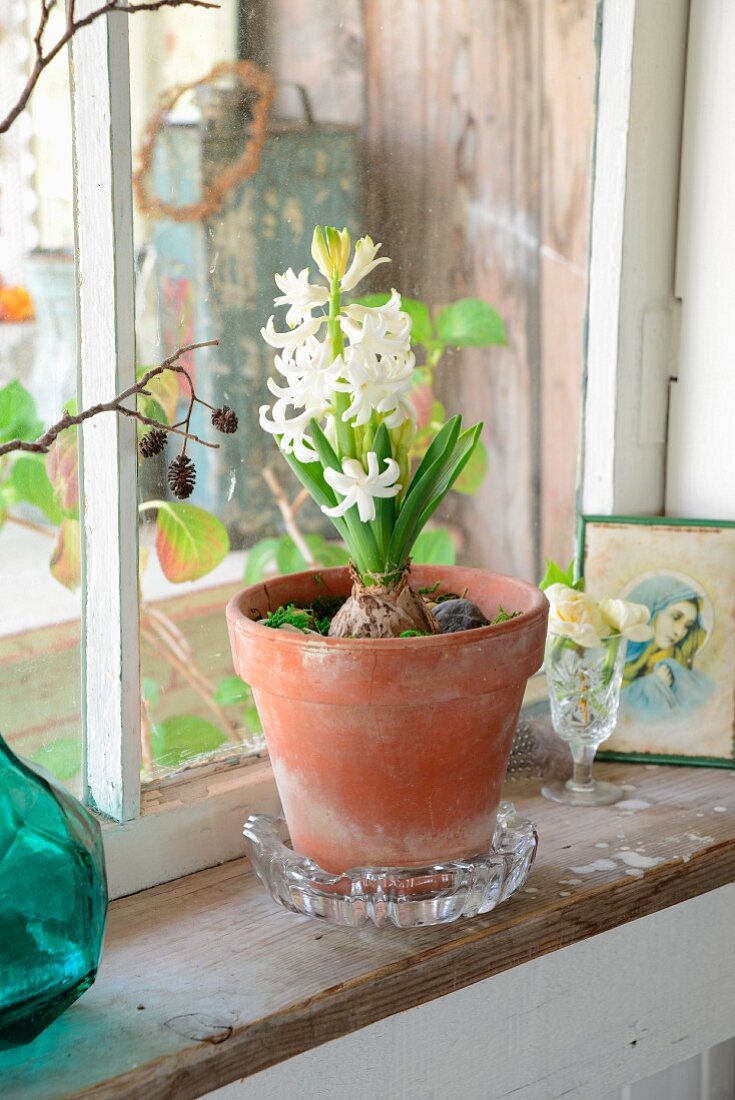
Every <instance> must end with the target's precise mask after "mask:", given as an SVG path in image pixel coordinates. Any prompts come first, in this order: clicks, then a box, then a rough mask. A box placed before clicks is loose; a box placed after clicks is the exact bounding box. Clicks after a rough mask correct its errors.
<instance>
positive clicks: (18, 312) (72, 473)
mask: <svg viewBox="0 0 735 1100" xmlns="http://www.w3.org/2000/svg"><path fill="white" fill-rule="evenodd" d="M29 8H30V6H29ZM35 14H36V13H35V12H31V11H30V10H27V8H26V5H25V4H22V3H21V4H6V5H5V6H4V7H2V9H0V73H1V74H2V79H1V80H0V113H2V114H3V115H4V114H5V110H6V109H7V107H8V106H9V105H10V103H11V102H14V101H15V98H16V96H17V94H18V92H19V90H20V88H21V87H22V84H23V82H24V80H25V74H26V72H27V70H28V66H29V58H30V50H29V44H30V41H31V37H32V25H31V23H29V22H27V19H29V20H31V19H33V18H34V16H35ZM63 26H64V15H63V11H60V10H56V11H53V12H52V14H51V19H50V23H49V28H48V31H49V34H50V35H58V33H59V31H60V30H63ZM73 245H74V227H73V219H72V157H71V115H70V106H69V88H68V72H67V66H66V59H65V57H63V56H62V57H61V58H60V59H58V62H57V64H55V65H53V66H51V67H50V68H49V70H48V72H47V73H46V74H45V76H44V79H43V80H42V81H41V82H40V83H39V86H38V88H37V90H36V94H35V95H34V97H33V98H32V100H31V103H30V107H29V109H28V110H26V111H25V112H24V113H23V114H22V115H21V116H20V117H19V119H18V121H17V122H16V124H15V125H14V126H13V127H12V128H11V130H10V131H9V132H8V133H7V134H6V135H4V136H3V137H0V442H7V441H9V440H10V439H12V438H17V437H20V438H25V439H35V438H36V437H37V436H38V435H39V434H40V433H41V431H42V430H43V428H44V427H46V426H48V425H49V424H50V423H53V422H54V421H55V420H57V419H58V418H59V416H60V415H61V413H62V411H63V408H64V405H65V403H66V402H68V401H70V400H73V398H74V395H75V389H76V334H75V305H74V253H73ZM68 434H69V433H66V434H65V435H63V436H60V437H59V440H58V444H57V445H56V447H55V448H54V449H53V451H52V453H51V454H49V455H48V456H47V457H44V456H42V455H33V454H23V455H20V454H12V455H6V456H5V457H3V458H0V733H1V734H2V735H3V736H4V737H5V738H6V740H7V741H8V742H9V744H10V746H11V748H12V749H13V750H15V751H17V752H19V753H21V754H22V755H24V756H26V757H28V758H29V759H31V760H32V761H35V762H37V763H40V764H42V765H43V766H44V767H45V768H47V769H48V770H49V771H50V772H52V773H53V774H54V775H55V776H57V778H59V779H61V780H62V781H63V782H64V783H65V784H66V785H67V786H68V787H70V788H71V789H72V790H73V791H74V792H75V793H77V794H78V793H80V789H81V758H82V753H81V710H80V613H81V599H80V592H79V560H80V543H79V523H78V517H79V512H78V490H77V480H76V461H75V440H74V438H73V437H72V438H68Z"/></svg>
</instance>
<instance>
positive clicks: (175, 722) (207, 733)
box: [151, 714, 227, 767]
mask: <svg viewBox="0 0 735 1100" xmlns="http://www.w3.org/2000/svg"><path fill="white" fill-rule="evenodd" d="M226 743H227V737H226V735H225V734H224V732H223V731H222V730H221V729H220V728H219V727H218V726H215V725H214V723H213V722H209V721H208V720H207V719H206V718H199V717H198V716H197V715H195V714H179V715H176V717H174V718H166V719H164V721H163V722H156V723H155V725H154V726H153V727H152V728H151V745H152V748H153V755H154V756H155V758H156V763H157V764H165V765H166V767H176V766H178V765H181V764H184V763H186V761H187V760H193V759H195V758H196V757H198V756H203V755H204V754H205V753H210V752H214V751H215V749H219V748H221V747H222V745H224V744H226Z"/></svg>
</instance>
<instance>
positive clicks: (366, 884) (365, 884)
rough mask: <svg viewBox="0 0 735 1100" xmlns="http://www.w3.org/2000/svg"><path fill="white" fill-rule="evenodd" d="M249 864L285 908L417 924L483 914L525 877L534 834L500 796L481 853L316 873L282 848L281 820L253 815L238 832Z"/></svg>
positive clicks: (353, 920) (354, 924) (355, 921)
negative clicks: (408, 864)
mask: <svg viewBox="0 0 735 1100" xmlns="http://www.w3.org/2000/svg"><path fill="white" fill-rule="evenodd" d="M243 835H244V837H245V847H246V849H247V854H248V856H249V858H250V862H251V863H252V866H253V869H254V871H255V873H256V874H257V876H258V878H259V879H260V881H261V882H262V883H263V885H264V886H265V888H266V890H267V891H268V893H269V894H270V895H271V897H272V898H273V899H274V901H277V902H278V904H279V905H282V906H283V908H284V909H288V910H290V912H292V913H300V914H303V915H304V916H307V917H315V918H317V919H318V920H325V921H328V922H329V923H330V924H339V925H346V926H347V927H350V928H360V927H362V926H363V925H365V924H368V923H369V922H372V923H373V924H374V925H375V926H376V927H377V928H381V927H384V926H386V925H389V924H391V923H392V924H394V925H395V926H396V927H397V928H424V927H428V926H429V925H437V924H450V923H451V922H452V921H455V920H458V919H459V918H460V917H475V916H478V915H479V914H480V913H489V912H490V910H491V909H494V908H495V906H496V905H499V904H500V902H502V901H505V899H506V898H509V897H510V895H511V894H513V893H515V891H516V890H518V889H519V888H520V887H521V886H523V884H524V882H525V881H526V879H527V878H528V873H529V871H530V869H531V865H532V863H533V861H534V858H535V856H536V848H537V846H538V835H537V833H536V827H535V825H534V824H533V823H532V822H531V821H526V820H524V819H521V818H518V817H517V816H516V812H515V807H514V806H513V804H512V802H501V804H500V808H499V810H498V819H497V824H496V827H495V835H494V836H493V843H492V847H491V848H490V850H489V851H488V852H484V853H481V854H480V855H477V856H472V857H470V858H468V859H457V860H452V861H450V862H447V863H437V864H434V865H431V866H427V867H410V868H407V867H357V868H354V869H353V870H351V871H345V872H344V873H343V874H341V875H335V874H331V873H330V872H329V871H323V870H322V869H321V868H320V867H318V866H317V864H316V863H314V861H313V860H311V859H308V858H307V857H306V856H301V855H298V854H297V853H296V852H294V851H293V849H292V848H290V847H289V846H288V844H289V842H288V834H287V832H286V825H285V822H284V821H283V819H282V818H276V817H270V816H269V815H267V814H253V815H252V816H251V817H249V818H248V820H247V821H246V822H245V828H244V830H243Z"/></svg>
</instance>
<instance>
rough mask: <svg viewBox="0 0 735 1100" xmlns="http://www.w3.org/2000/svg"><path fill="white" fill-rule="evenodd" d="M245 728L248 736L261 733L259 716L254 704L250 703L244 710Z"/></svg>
mask: <svg viewBox="0 0 735 1100" xmlns="http://www.w3.org/2000/svg"><path fill="white" fill-rule="evenodd" d="M245 728H246V729H247V731H248V733H250V734H257V733H262V732H263V726H262V725H261V721H260V715H259V714H258V708H257V707H256V705H255V703H251V704H250V706H248V707H246V708H245Z"/></svg>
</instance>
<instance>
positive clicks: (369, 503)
mask: <svg viewBox="0 0 735 1100" xmlns="http://www.w3.org/2000/svg"><path fill="white" fill-rule="evenodd" d="M385 465H386V468H385V470H384V471H383V473H382V474H381V473H380V472H379V464H378V456H377V455H376V453H375V451H368V454H367V471H366V470H365V467H364V466H363V465H362V463H361V462H359V461H358V460H357V459H356V458H344V459H342V473H339V471H338V470H333V469H331V468H330V469H326V470H325V471H324V478H325V480H326V481H327V482H328V484H329V485H331V487H332V488H333V489H334V491H335V492H336V493H339V495H340V496H341V497H344V500H341V501H340V503H339V504H337V505H336V506H335V507H334V508H327V507H326V506H325V505H322V512H324V513H325V515H327V516H343V515H344V514H345V512H347V511H348V510H349V509H350V508H352V507H353V506H354V505H355V504H356V505H357V510H358V512H359V513H360V520H361V522H362V523H369V522H370V521H371V520H374V519H375V514H376V513H375V498H376V497H394V496H397V495H398V493H399V492H400V491H401V485H400V483H399V482H398V481H397V480H396V478H398V477H399V476H400V470H399V468H398V463H397V462H395V461H394V460H393V459H392V458H387V459H386V460H385Z"/></svg>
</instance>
